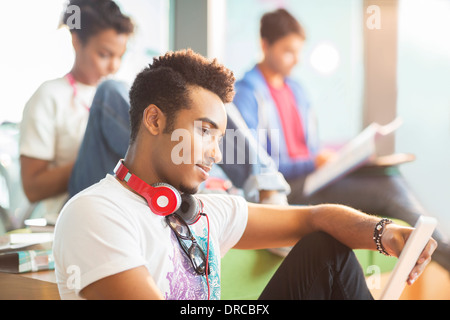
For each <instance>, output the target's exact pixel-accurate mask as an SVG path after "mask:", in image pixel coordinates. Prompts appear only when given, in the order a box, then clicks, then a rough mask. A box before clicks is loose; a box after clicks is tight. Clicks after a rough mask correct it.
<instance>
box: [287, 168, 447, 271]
mask: <svg viewBox="0 0 450 320" xmlns="http://www.w3.org/2000/svg"><path fill="white" fill-rule="evenodd" d="M288 182H289V184H290V186H291V189H292V192H291V194H290V195H289V197H288V200H289V203H290V204H304V205H314V204H320V203H339V204H343V205H347V206H350V207H352V208H355V209H358V210H361V211H363V212H365V213H368V214H373V215H377V216H383V217H388V218H394V219H399V220H403V221H405V222H407V223H408V224H410V225H411V226H414V225H415V224H416V222H417V220H418V219H419V217H420V216H421V215H424V216H427V215H429V213H428V212H427V211H426V210H425V208H424V207H423V206H422V205H421V203H420V202H419V200H418V199H417V197H416V196H415V194H414V193H413V192H412V191H411V189H410V188H409V186H408V185H407V183H406V181H405V179H404V178H403V176H402V175H401V173H400V171H399V169H398V168H397V167H386V168H385V167H363V168H361V169H359V170H357V171H355V172H354V173H352V174H349V175H347V176H345V177H343V178H342V179H340V180H338V181H335V182H334V183H332V184H331V185H329V186H327V187H325V188H323V189H322V190H319V191H318V192H316V193H314V194H312V195H311V196H308V197H305V196H303V192H302V191H303V185H304V182H305V178H303V177H299V178H297V179H294V180H289V181H288ZM433 238H434V239H435V240H436V241H437V242H438V247H437V249H436V251H435V252H434V254H433V260H434V261H436V262H437V263H439V264H440V265H441V266H443V267H444V268H446V269H447V270H448V271H450V242H449V240H448V239H447V237H446V236H445V234H444V233H443V232H442V231H441V230H440V228H439V226H438V227H437V228H436V231H435V232H434V233H433Z"/></svg>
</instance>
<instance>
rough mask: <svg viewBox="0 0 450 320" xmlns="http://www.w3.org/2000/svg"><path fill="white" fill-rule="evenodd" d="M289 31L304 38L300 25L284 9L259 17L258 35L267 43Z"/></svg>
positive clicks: (274, 40) (271, 42)
mask: <svg viewBox="0 0 450 320" xmlns="http://www.w3.org/2000/svg"><path fill="white" fill-rule="evenodd" d="M291 33H295V34H298V35H299V36H300V37H301V38H302V39H304V40H305V39H306V34H305V30H304V29H303V27H302V25H301V24H300V23H299V22H298V21H297V20H296V19H295V18H294V16H292V15H291V14H290V13H289V12H288V11H287V10H286V9H278V10H275V11H273V12H268V13H266V14H264V15H263V17H262V18H261V25H260V35H261V38H262V39H266V40H267V41H268V42H269V44H273V43H274V42H276V41H277V40H279V39H281V38H283V37H285V36H287V35H289V34H291Z"/></svg>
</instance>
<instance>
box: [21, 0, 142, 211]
mask: <svg viewBox="0 0 450 320" xmlns="http://www.w3.org/2000/svg"><path fill="white" fill-rule="evenodd" d="M73 8H76V9H77V10H75V11H73V12H71V10H69V9H73ZM77 19H78V20H77ZM74 21H75V22H77V23H79V24H78V25H77V24H76V23H75V27H74V25H73V22H74ZM61 24H62V25H65V26H67V27H68V28H69V29H70V32H71V35H72V44H73V47H74V50H75V61H74V64H73V67H72V69H71V71H70V72H69V73H68V74H66V75H65V76H64V77H62V78H58V79H54V80H50V81H46V82H44V83H43V84H42V85H41V86H40V87H39V88H38V89H37V91H36V92H35V93H34V94H33V96H32V97H31V98H30V100H29V101H28V102H27V104H26V106H25V108H24V112H23V119H22V123H21V130H20V155H21V156H20V162H21V175H22V184H23V188H24V191H25V194H26V196H27V198H28V199H29V201H30V202H37V201H41V200H44V205H45V206H44V208H45V215H46V217H47V218H50V219H53V218H54V217H56V216H57V214H58V212H59V210H60V209H61V207H62V205H63V203H64V202H65V201H66V199H67V184H68V180H69V177H70V173H71V171H72V166H73V163H74V161H75V159H76V156H77V152H78V148H79V145H80V143H81V140H82V139H83V136H84V132H85V128H86V124H87V120H88V116H89V108H90V105H91V102H92V99H93V97H94V94H95V91H96V87H97V85H98V84H99V83H100V82H101V80H102V79H103V78H104V77H106V76H107V75H109V74H113V73H115V72H116V71H117V70H118V69H119V66H120V63H121V58H122V56H123V54H124V53H125V51H126V45H127V42H128V38H129V36H130V34H131V33H132V32H133V29H134V26H133V23H132V21H131V19H130V18H129V17H127V16H124V15H123V14H122V13H121V11H120V9H119V7H118V6H117V5H116V4H115V3H114V2H113V1H111V0H96V1H88V0H72V1H70V3H69V4H68V10H65V11H64V13H63V17H62V21H61Z"/></svg>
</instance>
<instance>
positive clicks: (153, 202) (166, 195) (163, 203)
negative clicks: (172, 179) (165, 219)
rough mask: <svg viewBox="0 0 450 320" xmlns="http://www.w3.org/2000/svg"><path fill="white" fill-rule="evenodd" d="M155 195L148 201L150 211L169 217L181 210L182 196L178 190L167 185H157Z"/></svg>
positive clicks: (154, 185) (154, 186)
mask: <svg viewBox="0 0 450 320" xmlns="http://www.w3.org/2000/svg"><path fill="white" fill-rule="evenodd" d="M152 187H153V188H154V190H153V195H152V196H151V198H150V199H148V200H149V201H148V203H149V206H150V209H151V210H152V211H153V212H154V213H155V214H157V215H159V216H167V215H169V214H172V213H174V212H175V211H177V210H178V208H180V205H181V195H180V193H179V192H178V190H177V189H175V188H174V187H172V186H171V185H170V184H167V183H155V184H153V185H152Z"/></svg>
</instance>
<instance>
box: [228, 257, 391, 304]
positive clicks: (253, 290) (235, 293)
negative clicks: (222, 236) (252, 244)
mask: <svg viewBox="0 0 450 320" xmlns="http://www.w3.org/2000/svg"><path fill="white" fill-rule="evenodd" d="M354 252H355V255H356V258H357V259H358V261H359V262H360V263H361V267H362V269H363V271H364V273H365V275H371V274H373V273H374V270H373V269H372V268H370V266H373V265H375V266H378V267H379V268H380V271H381V272H387V271H390V270H392V269H393V268H394V265H395V263H396V261H397V259H396V258H393V257H386V256H383V255H382V254H380V253H378V252H376V251H369V250H354ZM282 261H283V258H281V257H280V256H277V255H275V254H273V253H271V252H269V251H267V250H235V249H232V250H230V251H229V252H228V253H227V254H226V255H225V257H223V259H222V280H221V283H222V286H221V287H222V294H221V295H222V299H223V300H256V299H258V297H259V296H260V294H261V292H262V291H263V289H264V288H265V286H266V285H267V283H268V282H269V280H270V278H271V277H272V275H273V274H274V273H275V271H276V270H277V269H278V267H279V266H280V264H281V262H282Z"/></svg>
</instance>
